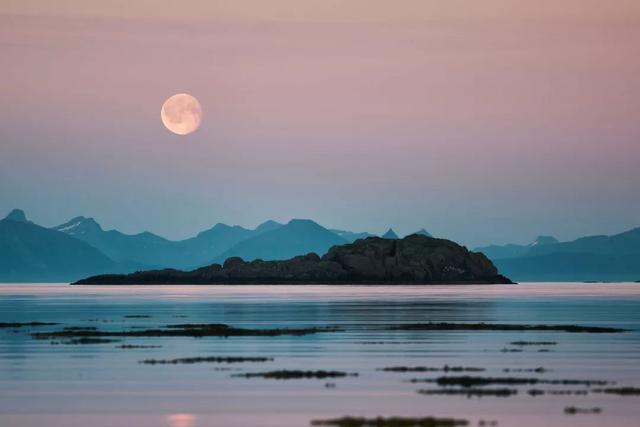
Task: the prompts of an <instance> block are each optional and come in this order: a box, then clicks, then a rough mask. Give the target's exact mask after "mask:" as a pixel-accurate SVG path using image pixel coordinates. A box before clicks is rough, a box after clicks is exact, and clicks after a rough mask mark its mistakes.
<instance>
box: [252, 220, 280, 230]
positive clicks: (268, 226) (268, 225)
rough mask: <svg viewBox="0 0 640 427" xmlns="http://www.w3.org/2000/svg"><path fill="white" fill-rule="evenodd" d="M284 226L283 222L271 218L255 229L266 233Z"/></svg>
mask: <svg viewBox="0 0 640 427" xmlns="http://www.w3.org/2000/svg"><path fill="white" fill-rule="evenodd" d="M280 227H282V224H280V223H279V222H276V221H274V220H272V219H269V220H267V221H265V222H263V223H262V224H260V225H258V226H257V227H256V229H255V230H254V231H255V232H257V233H266V232H267V231H271V230H275V229H276V228H280Z"/></svg>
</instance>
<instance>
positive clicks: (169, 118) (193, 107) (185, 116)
mask: <svg viewBox="0 0 640 427" xmlns="http://www.w3.org/2000/svg"><path fill="white" fill-rule="evenodd" d="M160 118H161V119H162V123H163V124H164V126H165V127H166V128H167V129H169V130H170V131H171V132H173V133H175V134H177V135H188V134H190V133H192V132H194V131H195V130H196V129H198V128H199V127H200V122H202V107H201V106H200V103H199V102H198V100H197V99H196V98H195V97H194V96H191V95H189V94H188V93H177V94H175V95H173V96H171V97H170V98H169V99H167V100H166V101H164V104H162V108H161V109H160Z"/></svg>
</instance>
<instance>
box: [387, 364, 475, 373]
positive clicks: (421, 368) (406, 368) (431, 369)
mask: <svg viewBox="0 0 640 427" xmlns="http://www.w3.org/2000/svg"><path fill="white" fill-rule="evenodd" d="M380 370H381V371H384V372H483V371H485V369H484V368H476V367H467V366H448V365H444V366H443V367H442V368H435V367H429V366H390V367H387V368H382V369H380Z"/></svg>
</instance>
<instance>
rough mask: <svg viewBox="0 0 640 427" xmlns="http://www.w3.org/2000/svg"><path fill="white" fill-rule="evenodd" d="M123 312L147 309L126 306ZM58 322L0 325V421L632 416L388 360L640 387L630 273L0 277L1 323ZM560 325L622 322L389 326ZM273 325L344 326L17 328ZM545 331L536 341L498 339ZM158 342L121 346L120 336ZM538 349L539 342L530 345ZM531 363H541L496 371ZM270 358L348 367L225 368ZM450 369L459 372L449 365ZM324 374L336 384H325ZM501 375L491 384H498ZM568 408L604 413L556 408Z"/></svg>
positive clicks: (638, 294)
mask: <svg viewBox="0 0 640 427" xmlns="http://www.w3.org/2000/svg"><path fill="white" fill-rule="evenodd" d="M130 315H138V316H140V315H142V316H150V317H148V318H126V317H125V316H130ZM30 321H46V322H57V323H61V325H58V326H49V327H44V326H39V327H23V328H2V329H0V426H3V427H13V426H20V427H23V426H29V427H30V426H34V427H35V426H38V427H42V426H48V427H57V426H64V427H70V426H95V427H103V426H104V427H107V426H108V427H121V426H127V427H128V426H137V427H146V426H153V427H165V426H166V427H201V426H224V427H233V426H238V427H240V426H241V427H248V426H278V427H287V426H308V425H309V423H310V421H311V420H312V419H323V418H335V417H339V416H343V415H358V416H378V415H382V416H429V415H433V416H443V417H445V416H446V417H456V418H464V419H467V420H469V422H470V425H473V426H475V425H478V423H479V421H480V420H487V421H497V422H498V423H499V425H500V426H518V427H527V426H540V425H542V424H544V425H545V426H548V427H553V426H574V425H575V426H601V425H610V426H637V425H638V424H639V423H640V397H639V396H615V395H609V394H602V393H589V394H587V395H586V396H582V395H578V396H575V395H568V396H557V395H553V396H550V395H544V396H538V397H531V396H530V395H528V394H527V391H528V390H529V389H532V388H537V389H546V390H550V389H562V388H567V389H571V390H576V389H587V388H586V387H583V386H570V387H562V386H556V385H536V386H515V387H513V388H516V389H518V391H519V393H518V395H516V396H512V397H507V398H498V397H482V398H466V397H462V396H425V395H420V394H418V393H417V390H418V389H421V388H430V389H433V388H438V386H437V385H436V384H429V383H422V384H414V383H411V382H409V381H408V380H409V379H411V378H436V377H438V376H441V375H443V374H441V373H424V372H423V373H392V372H383V371H381V370H380V368H384V367H388V366H433V367H441V366H443V365H445V364H448V365H451V366H475V367H483V368H486V372H481V373H477V374H471V375H480V376H494V377H495V376H522V377H537V378H546V379H581V380H584V379H589V380H607V381H615V382H616V383H617V384H616V385H615V386H616V387H617V386H623V385H624V386H627V385H628V386H635V387H640V364H639V363H638V362H639V361H640V358H639V356H638V355H639V354H640V332H638V330H640V284H524V285H517V286H434V287H417V286H394V287H376V286H154V287H132V286H127V287H71V286H68V285H38V284H20V285H0V322H30ZM428 321H434V322H489V323H491V322H493V323H498V322H501V323H527V324H529V323H566V324H580V325H595V326H612V327H622V328H629V329H634V330H633V331H631V332H626V333H621V334H582V333H577V334H576V333H566V332H534V331H528V332H500V331H390V330H388V329H387V326H389V325H391V324H397V323H411V322H428ZM187 322H188V323H227V324H230V325H232V326H237V327H252V328H274V327H309V326H339V327H341V328H342V329H344V331H343V332H330V333H319V334H314V335H307V336H294V337H292V336H279V337H230V338H219V337H207V338H201V339H195V338H188V337H171V338H166V337H161V338H157V337H154V338H149V337H136V338H131V337H127V338H124V339H122V342H120V343H115V344H114V343H110V344H91V345H66V344H58V345H52V344H51V343H50V341H49V340H35V339H32V338H31V336H30V332H34V331H45V330H59V329H61V328H62V327H63V326H94V327H98V328H100V329H104V330H124V329H126V330H129V329H131V328H150V327H155V328H157V327H161V326H164V325H167V324H175V323H187ZM516 340H526V341H557V343H558V344H557V345H554V346H548V347H538V346H525V347H522V350H523V351H522V352H503V351H501V350H503V349H505V348H507V349H511V348H516V347H515V346H513V345H510V342H512V341H516ZM123 343H124V344H136V345H154V346H161V347H159V348H142V349H121V348H118V345H120V344H123ZM541 348H548V349H549V350H551V351H549V352H539V351H538V350H539V349H541ZM197 356H267V357H272V358H274V361H272V362H266V363H239V364H214V363H201V364H191V365H181V364H177V365H145V364H140V363H138V362H139V361H140V360H143V359H148V358H155V359H171V358H178V357H197ZM537 367H544V368H546V369H549V370H550V372H546V373H543V374H536V373H513V372H511V373H504V372H503V370H504V369H505V368H509V369H518V368H520V369H522V368H525V369H530V368H537ZM275 369H304V370H315V369H324V370H340V371H345V372H353V373H358V376H357V377H348V378H337V379H330V380H321V379H305V380H287V381H278V380H269V379H262V378H251V379H247V378H240V377H234V376H233V375H234V374H238V373H243V372H261V371H270V370H275ZM451 375H456V374H451ZM327 383H334V384H335V388H333V387H327V386H326V384H327ZM496 387H503V386H496ZM568 406H575V407H580V408H593V407H599V408H601V409H602V413H601V414H596V415H580V414H578V415H565V414H564V409H565V407H568Z"/></svg>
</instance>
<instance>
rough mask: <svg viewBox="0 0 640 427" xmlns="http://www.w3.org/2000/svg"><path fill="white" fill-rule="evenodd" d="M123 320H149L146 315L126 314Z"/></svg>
mask: <svg viewBox="0 0 640 427" xmlns="http://www.w3.org/2000/svg"><path fill="white" fill-rule="evenodd" d="M123 317H124V318H125V319H150V318H151V316H149V315H148V314H127V315H125V316H123Z"/></svg>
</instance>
